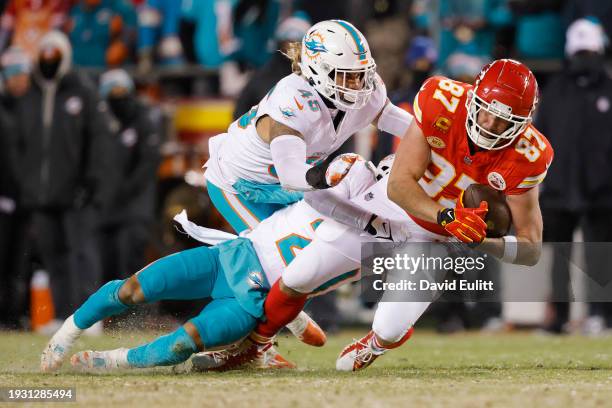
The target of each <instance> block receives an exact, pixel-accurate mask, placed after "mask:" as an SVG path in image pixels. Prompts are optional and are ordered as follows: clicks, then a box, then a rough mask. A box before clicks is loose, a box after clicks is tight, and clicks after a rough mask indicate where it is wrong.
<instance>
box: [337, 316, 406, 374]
mask: <svg viewBox="0 0 612 408" xmlns="http://www.w3.org/2000/svg"><path fill="white" fill-rule="evenodd" d="M413 332H414V327H411V328H410V329H408V331H407V332H406V333H405V334H404V335H403V336H402V338H401V339H399V340H398V341H396V342H395V343H393V344H389V345H386V346H384V347H381V346H378V347H374V345H373V342H374V340H375V338H374V336H375V333H374V331H373V330H370V332H369V333H368V334H366V335H365V337H362V338H361V339H359V340H355V341H354V342H353V343H351V344H349V345H348V346H346V347H345V348H344V350H342V352H341V353H340V355H339V356H338V359H337V360H336V370H338V371H359V370H363V369H364V368H367V367H369V366H370V365H371V364H372V363H373V362H374V360H376V359H377V358H378V357H380V356H382V355H383V354H385V353H386V352H387V351H388V350H391V349H394V348H397V347H399V346H401V345H402V344H404V343H405V342H406V341H408V339H409V338H410V337H411V336H412V333H413Z"/></svg>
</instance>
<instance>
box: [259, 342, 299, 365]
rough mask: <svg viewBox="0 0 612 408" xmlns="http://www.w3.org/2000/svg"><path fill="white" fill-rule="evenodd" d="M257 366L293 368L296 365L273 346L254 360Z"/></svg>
mask: <svg viewBox="0 0 612 408" xmlns="http://www.w3.org/2000/svg"><path fill="white" fill-rule="evenodd" d="M256 366H257V368H263V369H270V368H275V369H293V368H297V365H296V364H295V363H293V362H291V361H289V360H287V359H286V358H285V357H283V356H282V355H281V354H280V353H279V352H278V351H276V348H275V347H274V346H272V347H270V348H268V349H267V350H266V351H264V352H263V353H262V354H261V356H259V357H258V358H257V360H256Z"/></svg>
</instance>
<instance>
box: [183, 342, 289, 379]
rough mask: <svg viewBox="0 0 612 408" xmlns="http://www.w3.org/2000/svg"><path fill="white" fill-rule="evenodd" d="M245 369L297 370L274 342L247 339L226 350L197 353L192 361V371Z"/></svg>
mask: <svg viewBox="0 0 612 408" xmlns="http://www.w3.org/2000/svg"><path fill="white" fill-rule="evenodd" d="M243 368H263V369H268V368H275V369H278V368H296V365H295V364H294V363H292V362H291V361H289V360H287V359H286V358H284V357H283V356H282V355H280V353H279V352H278V351H276V349H275V348H274V345H273V344H272V342H266V343H263V344H261V343H256V342H254V341H253V340H252V339H250V338H246V339H245V340H243V341H242V343H240V344H237V345H235V346H231V347H229V348H227V349H225V350H219V351H207V352H202V353H197V354H196V355H194V356H193V358H192V359H191V368H190V371H196V372H202V371H228V370H237V369H243Z"/></svg>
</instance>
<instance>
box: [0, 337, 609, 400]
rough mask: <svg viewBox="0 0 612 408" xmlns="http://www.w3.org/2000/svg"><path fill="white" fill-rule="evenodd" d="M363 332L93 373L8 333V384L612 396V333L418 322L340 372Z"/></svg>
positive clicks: (281, 395) (352, 396)
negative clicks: (315, 343)
mask: <svg viewBox="0 0 612 408" xmlns="http://www.w3.org/2000/svg"><path fill="white" fill-rule="evenodd" d="M358 334H359V333H358V332H345V333H343V334H342V335H338V336H334V337H332V338H330V340H329V342H328V344H327V345H326V346H325V347H324V348H320V349H317V348H312V347H308V346H304V345H302V344H298V343H297V342H296V341H295V340H294V339H292V338H288V337H285V336H282V337H281V338H280V347H279V348H280V350H281V351H282V352H283V353H284V354H285V355H286V356H287V357H288V358H290V359H292V360H293V361H295V362H297V363H298V365H299V367H300V368H299V369H297V370H292V371H275V372H270V371H266V372H264V371H253V370H251V371H243V372H230V373H215V374H182V375H175V374H173V373H172V372H171V371H170V369H169V368H160V369H153V370H140V371H123V372H119V373H112V374H108V373H105V374H94V375H90V374H82V373H75V372H71V370H70V368H69V367H64V368H63V369H62V371H61V372H59V373H58V374H53V375H43V374H40V373H38V371H37V370H38V362H39V353H40V351H41V350H42V348H43V346H44V344H45V343H46V340H47V339H46V338H43V337H41V336H36V335H31V334H20V333H10V334H9V333H0V386H3V387H7V386H18V387H76V390H77V404H74V403H69V404H65V405H66V406H72V407H74V406H80V405H82V406H87V407H93V406H103V407H110V406H115V407H119V406H125V407H149V408H150V407H153V406H172V407H176V408H178V407H180V408H186V407H191V406H194V407H208V406H211V407H212V406H225V407H228V406H247V405H248V406H251V407H283V408H287V407H317V408H318V407H326V406H338V407H368V408H372V407H388V406H394V407H406V406H415V407H421V406H427V407H429V406H453V407H478V406H484V407H495V406H518V407H528V406H537V407H541V406H551V407H565V406H579V407H589V406H597V407H610V406H612V337H608V338H597V339H591V338H585V337H577V336H570V337H563V338H556V337H541V336H536V335H533V334H531V333H516V334H501V335H492V336H491V335H480V334H462V335H454V336H444V337H443V336H438V335H436V334H434V333H430V332H418V331H417V332H416V333H415V335H414V336H413V338H412V339H411V340H410V341H409V342H408V343H407V344H406V345H405V346H404V347H403V348H402V349H399V350H394V351H393V352H390V353H388V354H387V355H385V356H384V357H383V358H381V359H379V360H378V361H376V363H375V364H374V365H373V366H371V367H370V368H369V369H367V370H365V371H363V372H360V373H338V372H336V371H335V370H334V363H335V359H336V355H337V353H338V352H339V350H340V349H341V348H342V346H343V345H344V344H346V343H347V342H348V341H350V340H351V339H352V337H353V336H357V335H358ZM152 335H153V334H151V333H145V334H143V333H128V332H123V333H120V334H116V335H113V336H112V337H111V336H105V337H101V338H84V339H82V340H81V341H79V343H78V344H77V349H89V348H93V349H96V348H97V349H108V348H115V347H119V346H126V345H136V344H139V343H140V342H142V341H143V340H145V339H149V338H151V337H152ZM0 405H10V404H2V403H0ZM12 405H13V406H19V407H22V406H24V405H25V404H23V403H19V404H12ZM30 405H32V406H36V407H40V406H42V404H40V403H35V404H30ZM48 405H49V406H53V407H58V406H62V405H64V404H59V403H49V404H48Z"/></svg>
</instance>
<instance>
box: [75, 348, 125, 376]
mask: <svg viewBox="0 0 612 408" xmlns="http://www.w3.org/2000/svg"><path fill="white" fill-rule="evenodd" d="M127 353H128V349H127V348H118V349H115V350H106V351H92V350H87V351H79V352H78V353H76V354H74V355H73V356H72V357H70V364H71V365H72V367H73V368H76V369H77V370H81V371H110V370H117V369H122V368H129V367H130V365H129V364H128V362H127Z"/></svg>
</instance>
